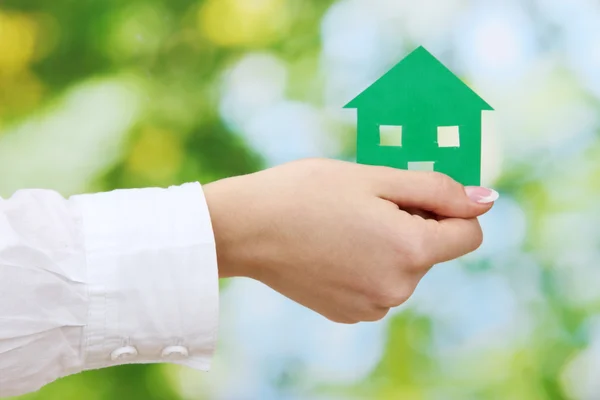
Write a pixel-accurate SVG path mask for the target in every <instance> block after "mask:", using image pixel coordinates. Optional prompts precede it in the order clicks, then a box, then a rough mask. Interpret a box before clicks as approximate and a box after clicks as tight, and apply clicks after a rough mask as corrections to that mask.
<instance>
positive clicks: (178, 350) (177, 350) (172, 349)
mask: <svg viewBox="0 0 600 400" xmlns="http://www.w3.org/2000/svg"><path fill="white" fill-rule="evenodd" d="M161 355H162V357H163V358H171V359H180V358H186V357H187V356H188V349H186V348H185V347H183V346H169V347H165V349H164V350H163V351H162V354H161Z"/></svg>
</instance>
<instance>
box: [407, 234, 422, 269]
mask: <svg viewBox="0 0 600 400" xmlns="http://www.w3.org/2000/svg"><path fill="white" fill-rule="evenodd" d="M404 258H405V260H406V267H407V268H408V269H409V270H421V269H423V268H427V267H428V257H427V239H426V238H425V237H424V236H416V237H415V238H413V239H412V240H411V242H410V245H409V247H408V249H407V250H406V251H405V254H404Z"/></svg>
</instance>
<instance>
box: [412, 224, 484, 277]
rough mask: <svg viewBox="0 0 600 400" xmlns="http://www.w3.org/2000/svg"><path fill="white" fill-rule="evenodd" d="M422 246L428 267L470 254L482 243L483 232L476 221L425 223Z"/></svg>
mask: <svg viewBox="0 0 600 400" xmlns="http://www.w3.org/2000/svg"><path fill="white" fill-rule="evenodd" d="M425 223H426V230H425V232H424V235H425V236H424V237H425V238H426V241H427V242H426V243H425V245H424V246H422V251H423V252H424V253H425V257H426V258H429V259H428V260H427V261H426V264H428V265H434V264H439V263H442V262H446V261H450V260H454V259H456V258H459V257H462V256H464V255H465V254H468V253H471V252H473V251H475V250H477V249H478V248H479V246H481V244H482V243H483V232H482V230H481V226H480V225H479V221H477V219H475V218H473V219H462V218H448V219H444V220H441V221H434V220H429V221H425Z"/></svg>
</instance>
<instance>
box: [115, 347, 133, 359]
mask: <svg viewBox="0 0 600 400" xmlns="http://www.w3.org/2000/svg"><path fill="white" fill-rule="evenodd" d="M137 355H138V352H137V350H136V348H135V347H133V346H125V347H120V348H118V349H116V350H115V351H113V352H112V353H111V354H110V358H111V359H112V360H113V361H117V360H128V359H130V358H134V357H135V356H137Z"/></svg>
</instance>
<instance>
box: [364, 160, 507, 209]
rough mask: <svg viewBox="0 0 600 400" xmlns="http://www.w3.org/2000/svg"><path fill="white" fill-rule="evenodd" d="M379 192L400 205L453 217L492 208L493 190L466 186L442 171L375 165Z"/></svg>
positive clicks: (494, 195)
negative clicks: (406, 169)
mask: <svg viewBox="0 0 600 400" xmlns="http://www.w3.org/2000/svg"><path fill="white" fill-rule="evenodd" d="M372 173H373V174H374V175H376V176H373V179H374V181H375V182H377V183H376V186H377V187H376V188H375V190H376V191H377V192H378V193H377V194H378V195H379V196H380V197H381V198H383V199H385V200H388V201H391V202H394V203H396V204H397V205H398V206H399V207H401V208H404V209H405V208H417V209H421V210H426V211H430V212H433V213H435V214H437V215H440V216H444V217H450V218H475V217H478V216H480V215H482V214H485V213H486V212H487V211H489V210H490V208H492V205H493V202H494V201H496V200H497V199H498V193H497V192H496V191H494V190H491V189H487V188H482V187H464V186H463V185H461V184H460V183H458V182H456V181H455V180H454V179H452V178H450V177H449V176H448V175H445V174H442V173H439V172H426V171H405V170H399V169H394V168H387V167H372Z"/></svg>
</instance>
